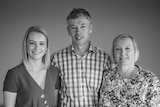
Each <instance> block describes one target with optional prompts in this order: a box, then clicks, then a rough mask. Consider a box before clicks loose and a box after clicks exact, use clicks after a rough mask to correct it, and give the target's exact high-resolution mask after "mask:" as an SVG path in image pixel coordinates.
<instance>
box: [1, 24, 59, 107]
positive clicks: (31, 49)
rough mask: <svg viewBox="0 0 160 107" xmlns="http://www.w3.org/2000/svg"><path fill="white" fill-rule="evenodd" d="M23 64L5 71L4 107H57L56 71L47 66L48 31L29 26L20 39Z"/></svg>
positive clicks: (57, 85)
mask: <svg viewBox="0 0 160 107" xmlns="http://www.w3.org/2000/svg"><path fill="white" fill-rule="evenodd" d="M22 51H23V53H22V56H23V58H22V63H21V64H19V65H17V66H16V67H14V68H12V69H10V70H9V71H8V72H7V75H6V78H5V81H4V87H3V92H4V105H5V107H54V106H57V93H58V91H57V89H58V88H59V76H58V73H59V71H58V69H57V68H55V67H54V66H50V52H49V41H48V37H47V32H46V31H45V29H44V28H42V27H40V26H31V27H30V28H28V30H27V31H26V34H25V36H24V40H23V49H22Z"/></svg>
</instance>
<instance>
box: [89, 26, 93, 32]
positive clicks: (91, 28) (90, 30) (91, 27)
mask: <svg viewBox="0 0 160 107" xmlns="http://www.w3.org/2000/svg"><path fill="white" fill-rule="evenodd" d="M92 31H93V26H92V24H90V25H89V33H92Z"/></svg>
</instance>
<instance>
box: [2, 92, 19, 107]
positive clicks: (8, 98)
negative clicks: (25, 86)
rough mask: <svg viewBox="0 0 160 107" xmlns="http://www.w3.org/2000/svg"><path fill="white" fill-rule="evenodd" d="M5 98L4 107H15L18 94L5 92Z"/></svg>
mask: <svg viewBox="0 0 160 107" xmlns="http://www.w3.org/2000/svg"><path fill="white" fill-rule="evenodd" d="M3 97H4V107H15V102H16V97H17V93H14V92H8V91H4V92H3Z"/></svg>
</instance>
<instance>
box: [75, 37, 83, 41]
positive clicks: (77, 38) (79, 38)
mask: <svg viewBox="0 0 160 107" xmlns="http://www.w3.org/2000/svg"><path fill="white" fill-rule="evenodd" d="M75 39H76V40H78V41H79V40H81V39H83V37H81V36H77V37H75Z"/></svg>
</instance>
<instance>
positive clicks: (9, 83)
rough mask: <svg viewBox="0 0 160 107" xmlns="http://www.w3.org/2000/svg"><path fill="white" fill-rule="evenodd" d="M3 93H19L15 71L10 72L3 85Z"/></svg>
mask: <svg viewBox="0 0 160 107" xmlns="http://www.w3.org/2000/svg"><path fill="white" fill-rule="evenodd" d="M3 91H10V92H17V91H18V87H17V81H16V76H15V73H14V71H13V70H9V71H8V72H7V74H6V77H5V80H4V83H3Z"/></svg>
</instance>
